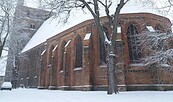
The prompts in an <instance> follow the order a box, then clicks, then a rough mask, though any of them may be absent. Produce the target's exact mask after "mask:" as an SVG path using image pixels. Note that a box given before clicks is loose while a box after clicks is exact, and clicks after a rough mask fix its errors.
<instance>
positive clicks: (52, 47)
mask: <svg viewBox="0 0 173 102" xmlns="http://www.w3.org/2000/svg"><path fill="white" fill-rule="evenodd" d="M53 49H54V46H53V45H52V46H51V47H50V50H49V65H51V64H52V50H53Z"/></svg>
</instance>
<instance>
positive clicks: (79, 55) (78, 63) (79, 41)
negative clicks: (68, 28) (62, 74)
mask: <svg viewBox="0 0 173 102" xmlns="http://www.w3.org/2000/svg"><path fill="white" fill-rule="evenodd" d="M75 67H82V39H81V37H80V36H77V42H76V65H75Z"/></svg>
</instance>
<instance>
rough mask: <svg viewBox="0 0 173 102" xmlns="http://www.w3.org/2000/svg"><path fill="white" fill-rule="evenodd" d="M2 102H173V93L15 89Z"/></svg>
mask: <svg viewBox="0 0 173 102" xmlns="http://www.w3.org/2000/svg"><path fill="white" fill-rule="evenodd" d="M0 102H173V91H128V92H120V93H119V94H116V95H107V94H106V91H60V90H37V89H14V90H12V91H6V90H3V91H0Z"/></svg>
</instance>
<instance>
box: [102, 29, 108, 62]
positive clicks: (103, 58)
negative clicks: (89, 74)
mask: <svg viewBox="0 0 173 102" xmlns="http://www.w3.org/2000/svg"><path fill="white" fill-rule="evenodd" d="M104 32H105V35H104V37H101V36H100V65H105V64H106V48H105V39H107V40H109V37H108V30H107V29H106V28H104ZM105 37H107V38H105Z"/></svg>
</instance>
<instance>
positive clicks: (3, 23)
mask: <svg viewBox="0 0 173 102" xmlns="http://www.w3.org/2000/svg"><path fill="white" fill-rule="evenodd" d="M14 7H15V1H14V0H1V1H0V12H1V15H0V56H1V55H2V50H3V48H4V46H5V44H6V41H7V38H8V35H9V34H10V30H11V23H12V15H13V11H14Z"/></svg>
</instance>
